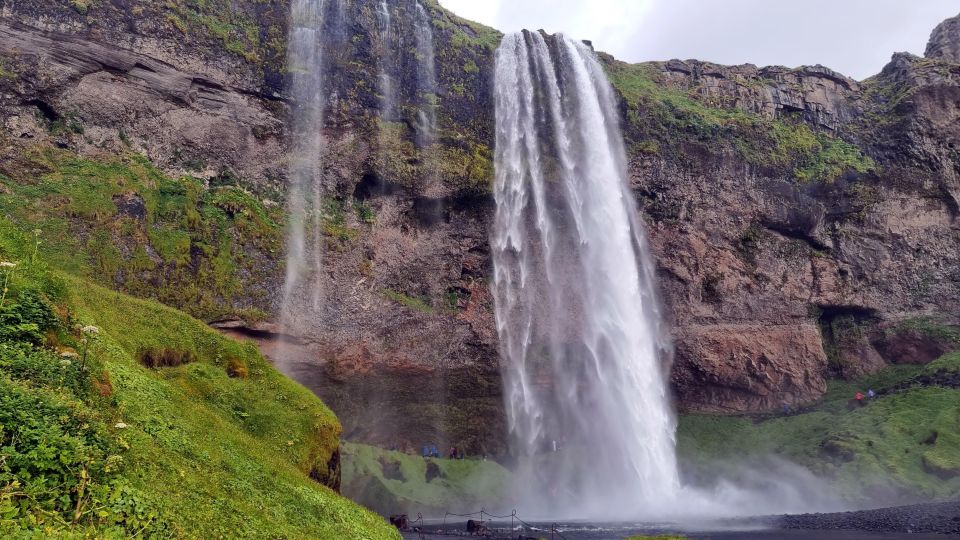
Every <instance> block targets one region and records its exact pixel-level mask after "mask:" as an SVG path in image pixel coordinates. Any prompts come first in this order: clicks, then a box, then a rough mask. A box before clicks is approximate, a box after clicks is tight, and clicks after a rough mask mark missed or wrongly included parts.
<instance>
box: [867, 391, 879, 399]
mask: <svg viewBox="0 0 960 540" xmlns="http://www.w3.org/2000/svg"><path fill="white" fill-rule="evenodd" d="M867 397H868V398H870V399H871V400H873V398H875V397H877V393H876V392H874V391H873V388H870V389H868V390H867Z"/></svg>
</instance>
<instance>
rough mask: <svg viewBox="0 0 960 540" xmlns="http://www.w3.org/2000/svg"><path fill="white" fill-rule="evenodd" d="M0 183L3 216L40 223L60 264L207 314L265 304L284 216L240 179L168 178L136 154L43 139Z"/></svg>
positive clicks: (24, 227)
mask: <svg viewBox="0 0 960 540" xmlns="http://www.w3.org/2000/svg"><path fill="white" fill-rule="evenodd" d="M37 170H39V171H41V172H40V173H39V174H37V173H36V172H35V171H37ZM0 184H2V185H3V187H4V189H2V190H0V212H2V215H3V216H5V217H4V218H0V221H4V220H7V224H8V225H10V226H13V227H14V228H16V229H18V230H19V231H20V234H21V235H24V238H26V237H27V236H30V235H32V231H33V230H34V229H39V230H41V231H42V233H41V235H40V239H41V241H42V244H41V245H40V246H39V250H40V253H41V255H43V256H44V257H46V258H47V259H48V260H51V261H52V262H53V263H54V264H55V265H56V266H57V267H59V268H62V269H65V270H68V271H70V272H72V273H75V274H77V275H80V276H85V277H88V278H91V279H94V280H96V281H99V282H101V283H103V284H107V285H111V286H117V287H122V288H123V289H124V290H125V291H127V292H130V293H133V294H136V295H139V296H146V297H152V298H156V299H158V300H161V301H163V302H166V303H168V304H170V305H174V306H180V307H183V308H184V309H187V310H189V311H190V312H191V313H192V314H194V315H197V316H200V317H204V318H208V319H213V318H219V317H222V316H229V315H230V314H231V313H232V312H239V311H240V310H241V309H246V308H248V307H250V306H251V304H252V305H254V306H255V305H257V304H258V303H260V302H263V303H266V291H265V290H264V288H263V287H264V285H263V284H264V283H268V282H269V281H270V279H272V277H273V276H275V275H276V272H275V269H276V268H277V266H278V265H279V262H278V259H279V256H280V252H281V247H282V234H283V233H282V227H281V226H280V224H279V223H280V222H282V221H283V220H284V219H285V217H284V214H283V212H282V210H280V209H276V208H274V209H267V208H266V207H264V206H263V204H261V203H260V201H259V200H258V199H257V198H256V197H255V196H254V195H252V194H251V193H249V192H246V191H244V190H243V189H241V188H239V187H237V186H221V187H216V188H213V189H211V190H207V189H205V188H204V186H203V184H202V183H201V182H200V181H198V180H196V179H193V178H188V177H185V178H179V179H173V178H169V177H167V176H165V175H164V174H163V173H162V172H161V171H159V170H157V169H156V168H155V167H153V165H152V164H151V163H150V162H149V161H148V160H147V159H146V158H144V157H142V156H139V155H136V154H128V155H122V156H117V157H114V158H108V159H101V160H92V159H87V158H80V157H77V156H75V155H73V154H71V153H69V152H66V151H62V150H56V149H51V148H43V147H35V148H33V149H32V150H29V151H28V152H27V154H26V156H25V162H24V166H23V167H22V169H19V168H14V169H13V170H12V171H11V172H10V176H9V177H2V178H0ZM241 276H242V277H241ZM235 306H237V307H235Z"/></svg>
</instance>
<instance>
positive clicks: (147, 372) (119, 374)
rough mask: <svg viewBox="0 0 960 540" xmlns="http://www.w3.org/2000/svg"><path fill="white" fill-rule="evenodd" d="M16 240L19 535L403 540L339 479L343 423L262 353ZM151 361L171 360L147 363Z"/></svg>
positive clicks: (10, 316)
mask: <svg viewBox="0 0 960 540" xmlns="http://www.w3.org/2000/svg"><path fill="white" fill-rule="evenodd" d="M8 230H9V229H8ZM13 240H16V239H15V238H14V239H13ZM17 244H18V242H16V241H14V242H11V235H7V234H4V235H2V236H0V258H2V259H4V261H6V262H11V263H12V262H14V261H16V262H17V263H18V264H17V266H16V267H11V266H9V265H4V266H3V267H2V272H0V273H2V276H0V278H2V279H4V280H6V279H7V278H8V276H9V282H8V287H9V289H10V290H9V292H8V293H7V294H6V295H5V297H4V299H3V300H2V301H0V444H2V447H3V454H4V459H3V460H2V461H0V530H2V531H4V533H5V534H18V535H27V536H30V535H31V534H32V535H40V536H71V535H74V534H75V535H89V536H107V537H127V536H131V535H136V534H142V535H145V536H155V537H176V538H228V537H234V538H235V537H245V538H369V539H379V538H394V537H396V532H395V531H394V530H393V529H392V528H391V527H390V526H389V525H388V524H386V523H385V522H384V521H383V520H382V519H380V518H378V517H376V516H375V515H374V514H372V513H370V512H369V511H366V510H364V509H362V508H360V507H359V506H357V505H355V504H353V503H351V502H349V501H347V500H346V499H344V498H342V497H340V496H339V495H338V494H337V493H336V492H334V491H333V490H331V489H330V488H329V487H327V486H328V485H329V486H336V485H338V484H339V474H340V469H339V451H338V442H339V441H338V436H339V432H340V425H339V423H338V421H337V419H336V418H335V417H334V415H333V414H332V413H331V412H330V410H329V409H327V408H326V407H325V406H324V405H323V404H322V403H321V402H320V401H319V400H318V399H317V398H316V397H315V396H314V395H313V394H312V393H310V392H309V391H308V390H306V389H305V388H303V387H301V386H299V385H297V384H296V383H293V382H291V381H289V380H288V379H286V378H285V377H283V376H282V375H281V374H280V373H278V372H277V371H276V370H274V369H273V368H272V367H271V366H270V365H269V364H268V363H267V362H266V361H265V360H264V359H263V357H262V356H260V354H259V353H258V352H257V350H256V348H255V347H254V346H252V345H249V344H241V343H237V342H234V341H231V340H229V339H226V338H224V337H222V336H220V335H219V334H217V333H216V332H214V331H212V330H210V329H208V328H207V327H206V326H205V325H203V324H202V323H201V322H199V321H197V320H195V319H193V318H191V317H189V316H188V315H186V314H184V313H182V312H180V311H177V310H174V309H171V308H168V307H166V306H163V305H160V304H158V303H155V302H152V301H145V300H137V299H134V298H131V297H129V296H126V295H124V294H121V293H118V292H115V291H111V290H108V289H105V288H102V287H100V286H97V285H94V284H93V283H91V282H89V281H87V280H84V279H81V278H77V277H73V276H69V275H66V274H62V273H60V272H57V271H53V270H50V269H48V268H46V265H45V264H44V263H43V262H41V261H40V260H39V259H37V260H35V261H32V262H31V259H33V257H32V256H31V254H29V253H23V252H22V251H19V250H17V249H16V245H17ZM94 326H95V327H96V328H92V327H94ZM148 351H149V352H148ZM148 354H152V355H153V358H154V360H153V361H152V363H154V364H161V365H166V367H157V368H153V369H151V368H147V367H145V366H144V365H143V361H144V360H145V359H146V356H147V355H148ZM157 359H162V360H160V361H157Z"/></svg>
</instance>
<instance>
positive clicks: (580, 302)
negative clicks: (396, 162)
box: [491, 32, 680, 519]
mask: <svg viewBox="0 0 960 540" xmlns="http://www.w3.org/2000/svg"><path fill="white" fill-rule="evenodd" d="M495 101H496V118H497V132H496V178H495V186H494V190H495V197H496V203H497V210H496V217H495V223H494V232H493V235H492V238H491V244H492V249H493V260H494V269H495V277H494V285H493V292H494V296H495V301H496V321H497V330H498V333H499V337H500V346H501V349H502V356H503V358H504V363H505V367H504V380H505V383H504V384H505V395H506V398H505V399H506V407H507V415H508V421H509V425H510V430H511V438H512V445H513V449H514V450H515V453H516V454H518V455H519V456H520V458H521V461H523V462H526V463H528V464H529V466H528V468H527V469H526V473H524V474H521V475H520V478H521V482H522V483H523V484H525V485H527V486H532V492H533V493H535V494H536V495H532V494H531V497H529V498H528V499H527V500H526V501H525V507H527V508H531V507H532V508H534V509H536V510H539V511H540V512H541V513H543V514H545V515H552V516H558V515H562V516H567V517H570V516H576V517H590V518H594V519H595V518H599V517H603V518H625V517H635V516H637V515H640V514H642V513H644V510H645V509H648V508H650V507H651V506H659V505H658V502H659V501H663V500H667V499H671V500H672V499H673V498H674V496H675V494H676V493H677V492H678V491H679V489H680V480H679V475H678V469H677V463H676V457H675V440H674V437H675V435H674V432H675V421H674V417H673V414H672V411H671V408H670V402H669V397H668V395H667V387H666V382H665V373H666V369H665V366H664V358H665V355H664V354H663V353H664V351H666V350H667V349H668V348H669V340H668V338H667V337H666V332H665V331H664V329H663V323H662V317H661V315H660V313H659V303H658V300H657V297H656V294H655V288H654V286H653V283H654V276H653V272H654V265H653V263H652V261H651V259H650V255H649V253H648V249H647V246H646V239H645V237H644V232H643V227H642V223H641V221H640V218H639V217H638V214H637V210H636V208H635V203H634V202H633V198H632V194H631V193H630V191H629V188H628V186H627V178H626V155H625V150H624V147H623V138H622V135H621V133H620V128H619V124H618V117H617V116H616V111H617V108H616V103H615V100H614V96H613V91H612V89H611V87H610V85H609V83H608V81H607V78H606V75H605V73H604V72H603V69H602V68H601V66H600V65H599V63H598V62H597V60H596V58H595V56H594V54H593V52H592V51H591V50H590V49H589V48H588V47H587V46H585V45H584V44H582V43H579V42H575V41H573V40H571V39H569V38H567V37H564V36H562V35H557V36H555V37H553V38H550V40H549V41H548V40H547V39H545V38H544V37H543V36H542V35H540V34H538V33H531V32H523V33H518V34H512V35H508V36H506V37H504V39H503V42H502V43H501V45H500V48H499V49H498V50H497V54H496V87H495ZM539 501H543V504H539V505H538V504H537V503H538V502H539Z"/></svg>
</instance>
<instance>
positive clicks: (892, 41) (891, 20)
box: [440, 0, 960, 79]
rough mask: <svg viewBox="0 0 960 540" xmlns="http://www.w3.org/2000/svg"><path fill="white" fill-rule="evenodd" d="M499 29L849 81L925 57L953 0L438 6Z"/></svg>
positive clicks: (627, 55)
mask: <svg viewBox="0 0 960 540" xmlns="http://www.w3.org/2000/svg"><path fill="white" fill-rule="evenodd" d="M440 3H441V4H443V6H444V7H446V8H448V9H450V10H452V11H453V12H454V13H456V14H457V15H460V16H461V17H465V18H467V19H471V20H475V21H477V22H481V23H483V24H486V25H488V26H493V27H495V28H497V29H499V30H501V31H504V32H513V31H517V30H520V29H523V28H527V29H531V30H537V29H541V28H542V29H544V30H547V31H548V32H550V33H553V32H558V31H562V32H564V33H566V34H567V35H569V36H571V37H574V38H577V39H589V40H592V41H593V44H594V47H595V48H596V49H597V50H601V51H606V52H609V53H611V54H613V55H614V56H616V57H617V58H619V59H621V60H627V61H631V62H642V61H645V60H669V59H671V58H681V59H687V58H697V59H699V60H709V61H712V62H717V63H720V64H743V63H748V62H749V63H752V64H757V65H758V66H766V65H773V64H779V65H785V66H789V67H794V66H799V65H803V64H823V65H825V66H827V67H829V68H831V69H834V70H836V71H839V72H841V73H843V74H845V75H849V76H851V77H853V78H855V79H864V78H866V77H869V76H870V75H873V74H875V73H877V72H879V71H880V69H881V68H883V66H884V65H886V63H887V62H888V61H889V60H890V55H891V54H893V53H894V52H899V51H908V52H912V53H914V54H917V55H920V56H922V55H923V50H924V48H925V47H926V45H927V39H928V38H929V37H930V32H931V31H932V30H933V28H934V27H935V26H936V25H937V24H939V23H940V21H942V20H943V19H946V18H948V17H952V16H954V15H957V14H960V0H440Z"/></svg>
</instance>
